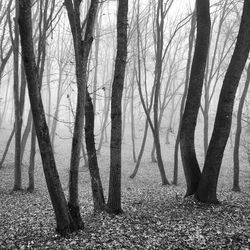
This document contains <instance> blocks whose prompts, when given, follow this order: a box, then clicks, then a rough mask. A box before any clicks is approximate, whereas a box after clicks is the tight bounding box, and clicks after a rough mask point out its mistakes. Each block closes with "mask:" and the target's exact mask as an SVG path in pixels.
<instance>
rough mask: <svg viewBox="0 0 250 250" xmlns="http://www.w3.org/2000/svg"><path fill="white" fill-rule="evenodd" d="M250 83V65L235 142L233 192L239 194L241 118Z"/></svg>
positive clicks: (239, 108)
mask: <svg viewBox="0 0 250 250" xmlns="http://www.w3.org/2000/svg"><path fill="white" fill-rule="evenodd" d="M249 83H250V64H249V65H248V68H247V79H246V82H245V86H244V89H243V92H242V95H241V98H240V103H239V107H238V112H237V127H236V133H235V142H234V152H233V160H234V177H233V189H232V190H233V191H235V192H239V191H240V184H239V174H240V160H239V147H240V135H241V117H242V111H243V107H244V102H245V99H246V96H247V91H248V88H249Z"/></svg>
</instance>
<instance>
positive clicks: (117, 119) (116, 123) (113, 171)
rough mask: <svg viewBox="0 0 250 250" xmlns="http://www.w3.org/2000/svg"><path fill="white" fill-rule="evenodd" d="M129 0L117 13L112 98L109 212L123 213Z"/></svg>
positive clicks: (121, 3) (119, 4)
mask: <svg viewBox="0 0 250 250" xmlns="http://www.w3.org/2000/svg"><path fill="white" fill-rule="evenodd" d="M127 16H128V0H119V2H118V13H117V54H116V62H115V73H114V81H113V85H112V98H111V142H110V179H109V194H108V203H107V211H108V212H109V213H112V214H119V213H121V212H122V208H121V142H122V114H121V113H122V108H121V101H122V92H123V86H124V78H125V68H126V60H127Z"/></svg>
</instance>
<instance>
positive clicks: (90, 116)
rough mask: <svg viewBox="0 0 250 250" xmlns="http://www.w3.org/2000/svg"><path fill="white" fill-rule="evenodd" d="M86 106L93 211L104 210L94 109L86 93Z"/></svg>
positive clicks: (87, 146) (86, 130)
mask: <svg viewBox="0 0 250 250" xmlns="http://www.w3.org/2000/svg"><path fill="white" fill-rule="evenodd" d="M86 94H87V96H86V105H85V141H86V148H87V153H88V164H89V172H90V177H91V187H92V195H93V202H94V211H96V212H99V211H104V210H105V200H104V194H103V188H102V182H101V177H100V173H99V168H98V162H97V156H96V148H95V135H94V122H95V115H94V107H93V103H92V100H91V97H90V95H89V93H88V90H87V91H86Z"/></svg>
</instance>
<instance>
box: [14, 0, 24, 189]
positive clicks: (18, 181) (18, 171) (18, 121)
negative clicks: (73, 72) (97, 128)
mask: <svg viewBox="0 0 250 250" xmlns="http://www.w3.org/2000/svg"><path fill="white" fill-rule="evenodd" d="M15 6H16V13H15V29H14V30H15V39H14V41H13V46H14V48H15V49H14V51H13V55H14V59H13V60H14V90H13V93H14V103H15V171H14V177H15V181H14V187H13V191H18V190H21V189H22V168H21V161H20V155H21V129H22V118H21V110H20V96H19V53H18V51H19V28H18V22H17V20H18V18H19V5H18V1H16V4H15Z"/></svg>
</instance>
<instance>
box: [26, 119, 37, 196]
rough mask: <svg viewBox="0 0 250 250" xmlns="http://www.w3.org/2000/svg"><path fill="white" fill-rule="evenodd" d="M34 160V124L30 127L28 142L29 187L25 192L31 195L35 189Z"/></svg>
mask: <svg viewBox="0 0 250 250" xmlns="http://www.w3.org/2000/svg"><path fill="white" fill-rule="evenodd" d="M35 158H36V130H35V127H34V123H33V125H32V133H31V142H30V162H29V170H28V175H29V186H28V188H27V191H28V192H30V193H32V192H33V191H34V189H35V180H34V172H35Z"/></svg>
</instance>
